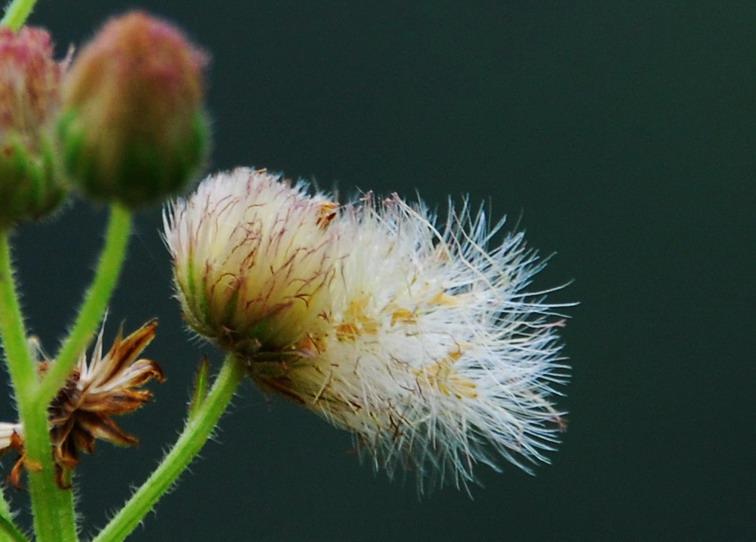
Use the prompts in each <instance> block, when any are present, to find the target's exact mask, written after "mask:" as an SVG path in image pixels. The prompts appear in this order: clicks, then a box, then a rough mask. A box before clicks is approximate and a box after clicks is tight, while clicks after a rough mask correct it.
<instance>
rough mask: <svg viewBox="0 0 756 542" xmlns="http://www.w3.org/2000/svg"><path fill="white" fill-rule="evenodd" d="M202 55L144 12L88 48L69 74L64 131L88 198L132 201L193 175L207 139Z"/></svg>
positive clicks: (113, 25) (168, 190) (67, 156)
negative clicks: (203, 102)
mask: <svg viewBox="0 0 756 542" xmlns="http://www.w3.org/2000/svg"><path fill="white" fill-rule="evenodd" d="M206 58H207V57H206V56H205V55H204V54H203V53H202V52H201V51H199V50H198V49H197V48H195V47H194V46H192V45H191V44H190V43H189V42H188V40H187V39H186V38H185V37H184V35H183V34H182V33H181V32H180V31H179V30H178V29H176V28H175V27H174V26H172V25H170V24H168V23H166V22H164V21H161V20H159V19H155V18H153V17H151V16H149V15H146V14H145V13H142V12H132V13H129V14H126V15H124V16H122V17H118V18H115V19H112V20H111V21H110V22H108V23H107V24H106V25H105V26H104V27H103V29H102V30H101V31H100V32H99V33H98V34H97V35H96V36H95V38H94V40H93V41H92V42H91V43H90V44H89V45H87V46H86V47H85V48H84V49H83V50H82V52H81V54H80V55H79V57H78V59H77V60H76V61H75V62H74V64H73V66H72V68H71V71H70V73H69V74H68V75H67V76H66V79H65V81H64V85H63V109H64V113H63V116H62V117H61V120H60V123H59V126H58V128H59V130H58V132H59V137H60V139H61V141H62V146H63V155H64V162H65V165H66V169H67V171H68V173H69V174H70V176H71V178H72V179H71V180H72V182H73V183H74V184H75V185H76V186H77V188H79V190H80V191H81V192H82V193H83V194H84V195H85V196H88V197H91V198H92V199H95V200H99V201H118V202H120V203H122V204H124V205H126V206H127V207H130V208H136V207H140V206H144V205H149V204H151V203H156V202H160V201H162V200H164V199H167V198H168V197H170V196H172V195H175V194H176V193H178V192H180V191H182V190H183V189H184V188H186V187H187V185H188V184H189V182H191V181H192V180H194V178H195V176H196V175H197V174H198V173H199V170H200V168H201V166H202V165H203V163H204V161H205V158H206V156H207V150H208V147H209V145H208V139H209V134H208V132H209V129H208V121H207V118H206V115H205V112H204V109H203V106H202V98H203V82H202V69H203V67H204V66H205V64H206Z"/></svg>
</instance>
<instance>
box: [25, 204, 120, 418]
mask: <svg viewBox="0 0 756 542" xmlns="http://www.w3.org/2000/svg"><path fill="white" fill-rule="evenodd" d="M131 222H132V214H131V212H130V211H128V210H127V209H125V208H124V207H121V206H120V205H113V207H112V208H111V212H110V221H109V223H108V230H107V232H106V234H105V245H104V246H103V249H102V254H101V255H100V261H99V262H98V263H97V270H96V271H95V277H94V280H93V281H92V285H91V286H90V288H89V290H88V291H87V294H86V296H85V297H84V302H83V303H82V306H81V309H80V310H79V314H78V316H77V317H76V322H75V323H74V326H73V328H72V329H71V332H70V334H69V335H68V338H67V339H66V340H65V342H64V343H63V346H61V348H60V351H59V352H58V355H57V356H55V363H53V364H52V366H51V367H50V370H49V371H48V372H47V374H46V375H45V378H44V379H43V380H42V382H41V384H40V389H39V392H38V396H37V400H38V401H39V402H40V403H44V404H45V405H47V404H49V402H50V401H52V399H53V397H55V394H56V393H58V390H59V389H60V388H61V387H63V385H64V384H65V383H66V379H67V378H68V376H69V375H70V374H71V371H72V370H73V368H74V365H75V364H76V361H77V360H78V358H79V356H81V354H82V352H84V351H85V350H86V348H87V346H89V342H90V341H91V340H92V337H94V336H95V333H96V332H97V326H98V325H99V324H100V322H101V321H102V318H103V316H104V314H105V311H106V310H107V307H108V303H109V302H110V297H111V295H112V294H113V290H114V289H115V285H116V283H117V282H118V277H119V275H120V273H121V268H122V267H123V261H124V259H125V257H126V246H127V245H128V241H129V235H130V234H131Z"/></svg>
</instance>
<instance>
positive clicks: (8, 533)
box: [0, 518, 29, 542]
mask: <svg viewBox="0 0 756 542" xmlns="http://www.w3.org/2000/svg"><path fill="white" fill-rule="evenodd" d="M0 535H3V536H4V537H5V538H2V540H7V541H8V542H29V539H28V538H26V535H25V534H24V533H22V532H21V531H20V530H19V529H18V527H16V526H15V525H14V524H13V522H12V521H8V519H7V518H0Z"/></svg>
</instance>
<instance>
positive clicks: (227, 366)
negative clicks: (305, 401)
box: [92, 355, 244, 542]
mask: <svg viewBox="0 0 756 542" xmlns="http://www.w3.org/2000/svg"><path fill="white" fill-rule="evenodd" d="M243 377H244V366H243V364H242V363H241V362H240V361H238V360H237V359H236V358H234V357H233V356H231V355H229V356H228V357H227V358H226V360H225V362H224V363H223V367H222V368H221V370H220V372H219V373H218V376H217V377H216V379H215V382H214V383H213V386H212V388H211V389H210V392H209V393H208V394H207V397H206V398H205V400H204V401H203V402H202V404H201V405H200V406H199V407H198V408H197V409H196V410H195V411H194V413H193V414H192V416H191V417H190V418H189V419H188V420H187V422H186V425H185V426H184V430H183V431H182V433H181V435H180V436H179V438H178V440H177V441H176V443H175V444H174V446H173V448H171V450H170V451H169V452H168V454H166V456H165V457H164V458H163V460H162V461H161V463H160V464H159V465H158V467H157V469H155V471H154V472H153V473H152V475H151V476H150V477H149V478H148V479H147V480H146V481H145V482H144V483H143V484H142V486H141V487H140V488H139V489H137V491H136V492H135V493H134V494H133V495H132V496H131V498H130V499H129V500H128V501H127V502H126V504H125V505H124V507H123V508H121V510H120V511H119V512H118V514H117V515H116V516H115V517H114V518H113V519H112V520H111V521H110V523H108V524H107V525H106V526H105V528H104V529H103V530H102V531H101V532H100V533H99V534H98V535H97V537H96V538H94V540H93V541H92V542H116V541H118V542H120V541H121V540H124V539H125V538H126V537H127V536H128V535H129V534H130V533H131V532H132V531H133V530H134V529H135V528H136V527H137V525H139V523H140V522H141V521H142V519H143V518H144V516H145V515H146V514H147V513H148V512H150V511H151V510H152V509H153V508H154V506H155V504H156V503H157V502H158V500H159V499H160V497H162V496H163V495H164V494H165V492H166V491H168V490H169V489H170V488H171V487H172V486H173V484H175V483H176V480H178V478H179V476H180V475H181V473H182V472H184V470H186V468H187V467H188V466H189V464H190V463H191V462H192V460H193V459H194V457H195V456H196V455H197V454H198V453H199V451H200V450H201V449H202V447H203V446H204V444H205V442H206V441H207V439H208V438H209V437H210V436H211V435H212V433H213V430H214V429H215V427H216V425H217V423H218V420H219V419H220V417H221V415H222V414H223V413H224V412H225V410H226V408H227V407H228V405H229V403H230V402H231V399H232V397H233V396H234V393H235V392H236V389H237V387H238V386H239V383H240V382H241V380H242V378H243Z"/></svg>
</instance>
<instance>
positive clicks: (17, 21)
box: [0, 0, 37, 30]
mask: <svg viewBox="0 0 756 542" xmlns="http://www.w3.org/2000/svg"><path fill="white" fill-rule="evenodd" d="M36 3H37V0H13V1H12V2H10V3H9V4H8V6H7V7H6V8H5V15H4V16H3V20H2V21H0V26H8V27H10V28H12V29H13V30H18V29H19V28H21V27H22V26H23V25H24V23H25V22H26V19H27V18H28V17H29V15H30V14H31V12H32V10H33V9H34V4H36Z"/></svg>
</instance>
